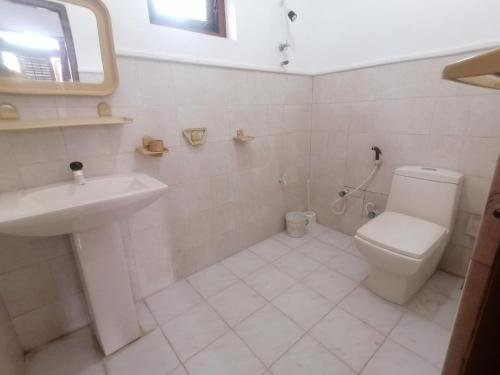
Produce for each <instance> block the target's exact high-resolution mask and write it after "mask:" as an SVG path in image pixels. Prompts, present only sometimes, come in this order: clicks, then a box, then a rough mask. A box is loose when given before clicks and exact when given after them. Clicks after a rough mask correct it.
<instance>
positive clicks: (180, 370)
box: [167, 366, 188, 375]
mask: <svg viewBox="0 0 500 375" xmlns="http://www.w3.org/2000/svg"><path fill="white" fill-rule="evenodd" d="M167 375H188V373H187V372H186V370H184V367H182V366H179V367H177V368H176V369H175V370H174V371H172V372H169V373H168V374H167Z"/></svg>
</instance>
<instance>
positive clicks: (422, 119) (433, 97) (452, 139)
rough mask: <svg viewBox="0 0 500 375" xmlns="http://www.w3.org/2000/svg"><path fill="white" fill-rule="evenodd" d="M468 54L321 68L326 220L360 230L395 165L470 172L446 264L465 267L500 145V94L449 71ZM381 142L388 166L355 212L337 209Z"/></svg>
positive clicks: (318, 154) (317, 184) (317, 123)
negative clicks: (447, 77) (471, 229)
mask: <svg viewBox="0 0 500 375" xmlns="http://www.w3.org/2000/svg"><path fill="white" fill-rule="evenodd" d="M459 58H461V56H452V57H447V58H439V59H431V60H423V61H416V62H407V63H401V64H394V65H386V66H380V67H375V68H370V69H362V70H356V71H350V72H344V73H338V74H330V75H323V76H317V77H315V78H314V99H313V125H312V146H311V174H312V185H313V193H312V197H313V208H314V209H315V210H316V211H317V212H318V214H319V219H320V221H321V222H322V223H324V224H327V225H329V226H332V227H334V228H338V229H341V230H343V231H345V232H347V233H350V234H353V233H354V232H355V231H356V229H357V228H358V227H359V226H361V225H362V224H363V223H364V222H365V220H366V219H365V217H366V213H365V212H364V210H363V208H364V205H365V204H366V203H367V202H373V203H375V204H377V206H378V208H379V209H382V210H383V209H384V207H385V203H386V200H387V195H388V193H389V188H390V183H391V179H392V174H393V171H394V168H396V167H399V166H403V165H428V166H434V167H439V168H447V169H452V170H457V171H460V172H462V173H464V174H465V184H464V189H463V193H462V198H461V201H460V208H459V214H458V219H457V223H456V226H455V231H454V233H453V237H452V239H451V244H450V246H449V248H448V250H447V252H446V254H445V256H444V259H443V261H442V264H441V266H442V268H444V269H445V270H448V271H451V272H453V273H457V274H460V275H463V274H464V273H465V270H466V267H467V264H468V261H469V257H470V252H471V247H472V245H473V239H472V238H471V237H469V236H467V235H466V234H465V227H466V225H467V222H468V219H469V217H470V216H471V215H477V214H481V213H482V210H483V208H484V206H485V203H486V198H487V194H488V190H489V187H490V184H491V178H492V174H493V171H494V167H495V161H496V159H497V156H498V153H499V152H500V95H499V94H498V92H497V91H494V90H488V89H483V88H477V87H472V86H466V85H459V84H456V83H451V82H447V81H444V80H442V79H440V75H441V71H442V69H443V67H444V66H445V65H447V64H448V63H450V62H452V61H456V60H457V59H459ZM372 145H377V146H379V147H381V148H382V150H383V153H384V154H383V160H384V164H383V166H382V167H381V169H380V171H379V172H378V174H377V176H376V177H375V178H374V180H373V181H372V183H371V184H370V185H369V186H368V187H367V189H366V191H365V192H362V193H360V194H358V195H356V196H355V197H352V198H349V202H348V209H347V213H346V214H345V215H343V216H340V217H335V216H334V215H332V214H331V213H330V212H329V205H330V203H331V202H332V201H333V200H334V199H336V198H337V192H339V191H340V190H342V189H343V188H344V186H348V187H353V186H357V185H359V184H360V183H361V182H362V181H363V179H364V178H365V177H366V176H368V174H369V172H370V170H371V168H372V167H373V158H374V153H373V152H372V151H371V150H370V147H371V146H372ZM410 199H411V197H410ZM337 209H338V208H337Z"/></svg>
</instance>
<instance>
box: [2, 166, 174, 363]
mask: <svg viewBox="0 0 500 375" xmlns="http://www.w3.org/2000/svg"><path fill="white" fill-rule="evenodd" d="M166 190H167V185H165V184H163V183H161V182H160V181H157V180H155V179H154V178H152V177H149V176H146V175H144V174H138V173H130V174H120V175H114V176H105V177H97V178H90V179H88V180H87V183H86V184H85V185H77V184H75V183H74V182H66V183H60V184H55V185H49V186H45V187H40V188H36V189H30V190H23V191H17V192H13V193H5V194H0V233H6V234H12V235H18V236H56V235H61V234H70V238H71V244H72V246H73V250H74V253H75V258H76V262H77V263H78V270H79V273H80V277H81V280H82V285H83V288H84V290H85V298H86V300H87V304H88V307H89V309H90V313H91V316H92V320H93V327H94V330H95V333H96V337H97V339H98V341H99V343H100V345H101V348H102V350H103V352H104V354H106V355H109V354H111V353H114V352H115V351H117V350H118V349H120V348H122V347H124V346H125V345H127V344H129V343H131V342H133V341H134V340H136V339H137V338H139V337H140V336H141V330H140V328H139V324H138V320H137V313H136V310H135V300H134V296H133V294H132V288H131V286H130V276H129V274H128V266H127V261H126V258H125V244H124V242H123V238H124V235H123V233H122V232H121V227H120V225H118V224H117V220H119V219H122V218H125V217H127V216H128V215H131V214H133V213H135V212H137V211H140V210H141V209H143V208H145V207H146V206H149V205H150V204H152V203H153V202H154V201H155V200H157V199H158V198H160V196H161V195H162V194H163V193H165V191H166Z"/></svg>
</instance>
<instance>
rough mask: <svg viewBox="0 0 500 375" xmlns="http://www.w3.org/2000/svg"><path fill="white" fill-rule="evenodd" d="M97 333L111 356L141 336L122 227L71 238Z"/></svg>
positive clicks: (97, 230) (99, 230)
mask: <svg viewBox="0 0 500 375" xmlns="http://www.w3.org/2000/svg"><path fill="white" fill-rule="evenodd" d="M71 240H72V243H73V248H74V251H75V255H76V259H77V263H78V267H79V270H80V274H81V278H82V281H83V283H82V284H83V287H84V290H85V296H86V298H87V304H88V306H89V309H90V314H91V317H92V321H93V324H94V330H95V333H96V336H97V339H98V340H99V343H100V344H101V347H102V349H103V351H104V354H106V355H109V354H111V353H113V352H115V351H117V350H118V349H120V348H122V347H123V346H125V345H127V344H129V343H130V342H132V341H134V340H136V339H137V338H138V337H139V336H140V335H141V331H140V329H139V325H138V321H137V314H136V311H135V304H134V298H133V296H132V288H131V286H130V280H129V275H128V268H127V264H126V261H125V252H124V246H123V240H122V236H121V231H120V227H119V226H118V224H114V223H113V224H109V225H106V226H103V227H101V228H99V229H95V230H91V231H87V232H80V233H73V234H72V235H71Z"/></svg>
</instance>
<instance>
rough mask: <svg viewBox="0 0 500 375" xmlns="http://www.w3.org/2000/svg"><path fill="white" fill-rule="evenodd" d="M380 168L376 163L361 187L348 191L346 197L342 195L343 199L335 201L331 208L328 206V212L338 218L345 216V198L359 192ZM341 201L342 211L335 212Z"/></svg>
mask: <svg viewBox="0 0 500 375" xmlns="http://www.w3.org/2000/svg"><path fill="white" fill-rule="evenodd" d="M379 167H380V164H379V163H376V164H375V166H374V167H373V169H372V171H371V172H370V174H369V175H368V177H367V178H366V179H365V180H364V181H363V182H362V183H361V185H359V186H358V187H357V188H355V189H354V190H352V191H350V192H349V193H347V194H346V195H344V196H343V197H341V198H339V199H337V200H335V201H334V202H333V203H332V204H331V206H330V210H331V211H332V213H333V214H334V215H337V216H340V215H343V214H345V211H346V209H347V205H346V201H347V198H349V197H350V196H351V195H353V194H354V193H356V192H358V191H359V190H361V189H362V188H363V187H364V186H365V185H366V184H368V183H369V182H370V181H371V179H372V178H373V176H375V173H376V172H377V170H378V168H379ZM341 201H342V209H341V210H340V211H337V210H335V208H334V207H335V205H336V204H337V203H339V202H341Z"/></svg>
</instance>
